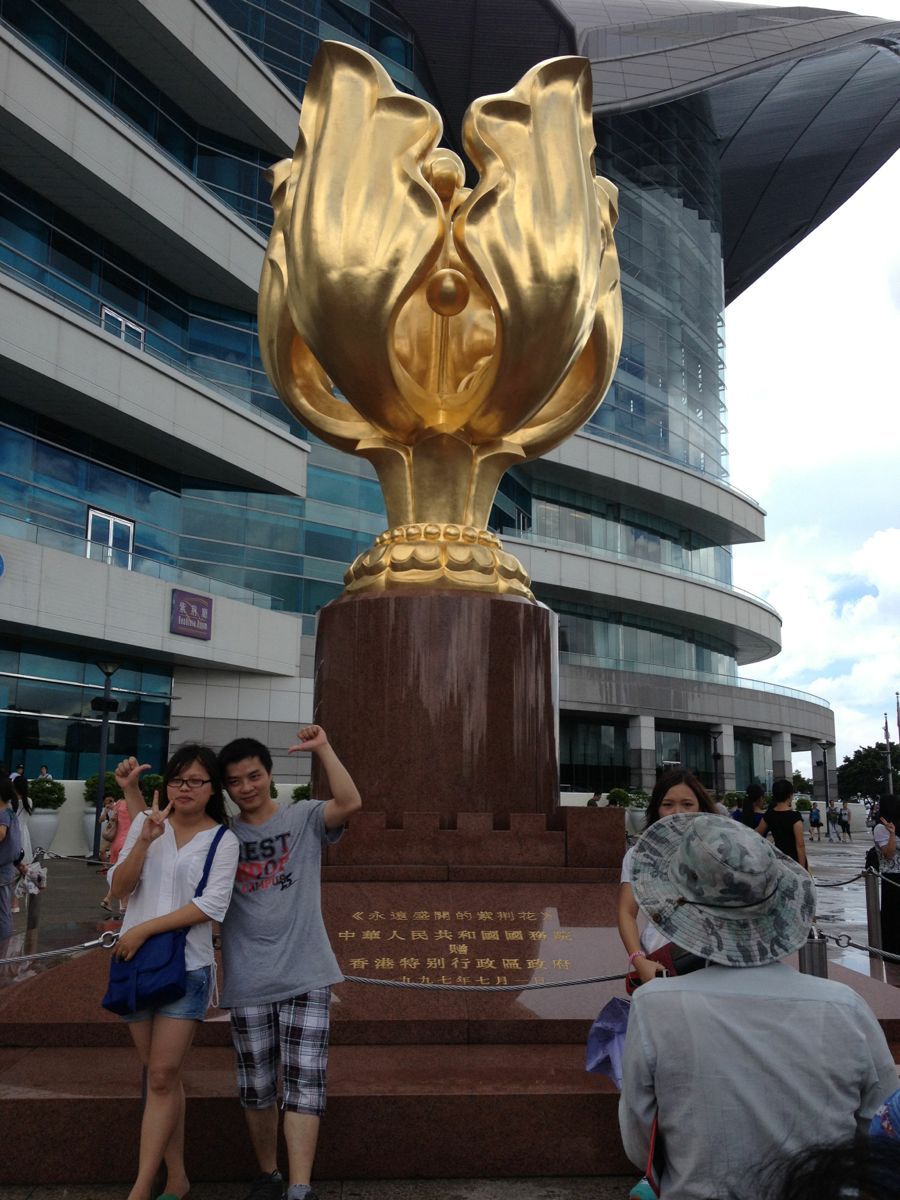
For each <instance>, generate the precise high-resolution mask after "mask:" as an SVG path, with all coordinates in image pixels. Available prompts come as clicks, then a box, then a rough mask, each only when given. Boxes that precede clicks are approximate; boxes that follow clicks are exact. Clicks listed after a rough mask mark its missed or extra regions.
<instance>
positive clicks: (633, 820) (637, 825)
mask: <svg viewBox="0 0 900 1200" xmlns="http://www.w3.org/2000/svg"><path fill="white" fill-rule="evenodd" d="M646 821H647V810H646V808H626V809H625V832H626V833H629V834H631V836H632V837H640V835H641V834H642V833H643V832H644V825H645V823H646Z"/></svg>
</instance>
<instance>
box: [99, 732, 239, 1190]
mask: <svg viewBox="0 0 900 1200" xmlns="http://www.w3.org/2000/svg"><path fill="white" fill-rule="evenodd" d="M129 762H130V763H133V766H132V767H131V769H130V770H127V769H126V766H127V764H128V763H129ZM141 770H142V768H141V767H140V766H138V764H137V763H136V761H135V760H133V759H132V760H126V763H125V764H122V763H120V764H119V769H118V770H117V771H116V778H117V779H118V780H119V783H120V786H121V787H122V790H123V791H124V792H125V794H126V796H128V795H129V794H131V797H132V802H133V804H134V805H135V806H138V805H140V806H142V805H143V797H140V799H139V798H138V797H139V795H140V788H139V786H138V777H139V775H140V772H141ZM163 788H164V791H165V798H166V804H165V807H163V808H162V809H161V808H160V807H159V796H158V793H156V792H154V794H153V804H152V806H151V808H150V809H149V810H147V811H138V812H137V815H136V816H135V818H134V820H133V821H132V824H131V828H130V830H129V832H128V837H127V839H126V841H125V845H124V847H123V848H122V855H121V858H120V859H119V862H118V863H116V864H115V865H114V866H113V867H111V868H110V877H111V888H112V894H113V896H115V897H116V898H117V899H119V900H125V899H128V901H129V903H128V909H127V911H126V913H125V918H124V922H123V925H122V933H121V934H120V936H119V940H118V943H117V944H116V947H115V950H114V951H113V953H114V954H115V956H116V957H117V958H119V959H123V960H125V961H127V960H128V959H130V958H133V957H134V955H135V954H136V953H137V951H138V950H139V949H140V947H141V946H142V945H143V944H144V942H145V941H146V940H147V938H149V937H152V936H153V935H154V934H157V933H165V932H168V931H170V930H175V929H183V928H185V927H187V928H188V934H187V945H186V949H185V965H186V967H187V990H186V992H185V994H184V995H183V996H182V997H181V999H179V1000H174V1001H172V1002H170V1003H168V1004H163V1005H160V1006H158V1007H156V1008H145V1009H142V1010H141V1011H139V1012H136V1013H133V1014H130V1015H129V1016H127V1017H125V1018H124V1020H125V1021H126V1022H127V1023H128V1030H129V1032H130V1034H131V1037H132V1040H133V1042H134V1045H135V1048H136V1050H137V1053H138V1057H139V1058H140V1060H141V1064H142V1065H143V1066H144V1067H145V1068H146V1071H147V1099H146V1102H145V1104H144V1113H143V1117H142V1119H141V1140H140V1154H139V1160H138V1173H137V1178H136V1179H135V1182H134V1185H133V1187H132V1189H131V1191H130V1192H129V1193H128V1200H152V1197H153V1196H154V1195H155V1194H156V1193H155V1192H154V1191H153V1182H154V1179H155V1176H156V1172H157V1170H158V1169H159V1164H160V1162H162V1161H165V1164H166V1173H167V1174H166V1185H165V1188H164V1193H165V1195H167V1196H169V1197H174V1198H175V1200H178V1198H181V1197H184V1196H186V1195H187V1193H188V1190H189V1188H190V1183H189V1181H188V1178H187V1173H186V1171H185V1165H184V1117H185V1102H184V1087H183V1085H182V1071H183V1068H184V1061H185V1058H186V1057H187V1053H188V1051H189V1050H190V1047H191V1043H192V1042H193V1040H194V1034H195V1032H196V1030H197V1027H198V1025H199V1024H200V1022H202V1020H203V1018H204V1016H205V1015H206V1010H207V1008H208V1007H209V1002H210V998H211V995H212V990H213V984H214V979H215V958H214V954H213V944H212V928H211V922H213V921H221V920H222V918H223V917H224V915H225V910H226V908H227V907H228V901H229V899H230V897H231V889H232V886H233V884H234V875H235V870H236V868H237V861H238V843H237V839H236V838H235V836H234V834H232V833H230V832H229V831H228V830H227V829H226V830H225V831H224V833H223V835H222V838H221V841H220V842H219V843H218V845H217V847H216V849H215V851H214V854H213V858H212V863H211V866H210V871H209V877H208V880H207V883H206V887H205V888H204V890H203V892H202V894H201V895H199V896H197V895H196V894H195V893H196V889H197V885H198V883H199V882H200V879H201V876H202V875H203V871H204V867H205V864H206V860H207V856H208V854H209V852H210V849H211V847H212V846H213V842H214V839H215V837H216V835H217V834H218V832H219V830H221V829H222V826H223V825H225V824H226V816H225V798H224V796H223V794H222V787H221V783H220V780H219V768H218V763H217V762H216V756H215V754H214V753H213V752H212V751H211V750H209V749H208V748H207V747H206V746H197V745H187V746H182V748H181V749H180V750H178V751H176V753H175V754H174V755H173V756H172V757H171V758H170V759H169V762H168V763H167V764H166V769H165V771H164V773H163ZM135 792H137V793H138V795H137V796H135V795H134V793H135Z"/></svg>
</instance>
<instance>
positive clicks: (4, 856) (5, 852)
mask: <svg viewBox="0 0 900 1200" xmlns="http://www.w3.org/2000/svg"><path fill="white" fill-rule="evenodd" d="M14 804H15V793H14V792H13V786H12V784H11V783H10V782H9V780H8V779H6V778H0V957H2V956H3V952H4V949H5V943H6V941H7V940H8V939H9V938H11V937H12V931H13V920H12V892H13V885H14V884H15V882H16V879H17V877H18V876H19V875H20V874H21V872H22V866H21V864H22V858H23V853H22V841H21V838H20V836H19V823H18V821H17V820H16V814H15V809H14Z"/></svg>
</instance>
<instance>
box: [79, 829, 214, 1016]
mask: <svg viewBox="0 0 900 1200" xmlns="http://www.w3.org/2000/svg"><path fill="white" fill-rule="evenodd" d="M224 834H225V826H224V825H222V826H220V827H219V829H218V830H217V831H216V836H215V837H214V838H213V840H212V843H211V844H210V847H209V850H208V851H207V853H206V862H205V863H204V865H203V874H202V875H201V876H200V882H199V883H198V884H197V889H196V891H195V892H194V899H196V898H197V896H199V895H200V894H201V893H202V892H203V889H204V888H205V887H206V881H207V880H208V879H209V871H210V867H211V866H212V862H213V858H214V856H215V853H216V847H217V846H218V845H219V842H220V841H221V840H222V838H223V836H224ZM187 935H188V931H187V928H184V929H170V930H168V931H167V932H165V933H155V934H153V936H152V937H148V938H147V940H146V942H144V944H143V946H141V948H140V950H138V952H137V954H135V956H134V958H130V959H129V960H128V961H127V962H122V961H121V960H120V959H118V958H115V957H114V958H112V959H111V960H110V964H109V981H108V983H107V988H106V995H105V996H104V997H103V999H102V1000H101V1001H100V1003H101V1004H102V1005H103V1007H104V1008H106V1009H108V1010H109V1011H110V1012H114V1013H118V1014H119V1016H129V1015H130V1014H131V1013H135V1012H139V1011H140V1010H141V1009H142V1008H161V1007H162V1006H163V1005H164V1004H171V1003H172V1001H173V1000H180V999H181V997H182V996H183V995H184V993H185V992H186V991H187V980H186V976H187V969H186V968H185V964H184V952H185V944H186V942H187Z"/></svg>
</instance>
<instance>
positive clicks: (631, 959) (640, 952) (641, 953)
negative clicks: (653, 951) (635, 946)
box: [628, 950, 646, 967]
mask: <svg viewBox="0 0 900 1200" xmlns="http://www.w3.org/2000/svg"><path fill="white" fill-rule="evenodd" d="M644 957H646V956H645V954H644V951H643V950H635V951H634V952H633V953H632V954H629V955H628V965H629V967H633V966H634V960H635V959H636V958H644Z"/></svg>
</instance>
